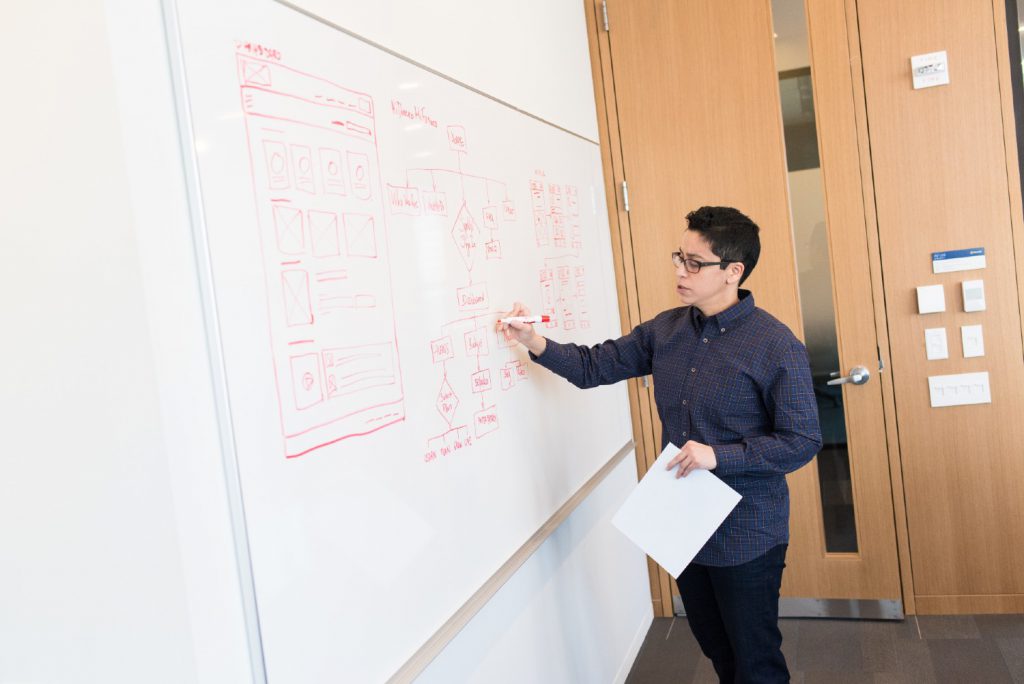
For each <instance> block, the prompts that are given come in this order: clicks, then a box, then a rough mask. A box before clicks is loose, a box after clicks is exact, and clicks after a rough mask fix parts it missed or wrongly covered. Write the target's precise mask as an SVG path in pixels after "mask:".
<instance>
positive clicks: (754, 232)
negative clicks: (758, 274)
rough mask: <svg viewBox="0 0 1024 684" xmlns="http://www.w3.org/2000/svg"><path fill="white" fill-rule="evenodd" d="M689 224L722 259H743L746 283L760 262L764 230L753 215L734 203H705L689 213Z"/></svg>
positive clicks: (743, 277)
mask: <svg viewBox="0 0 1024 684" xmlns="http://www.w3.org/2000/svg"><path fill="white" fill-rule="evenodd" d="M686 224H687V227H688V228H689V229H690V230H693V231H696V232H698V233H700V234H701V236H702V237H703V238H704V239H705V240H707V242H708V244H709V245H710V246H711V251H712V252H713V253H714V254H715V256H717V257H718V258H719V259H721V260H722V261H739V262H742V263H743V275H742V276H741V277H740V282H739V284H740V285H742V284H743V281H744V280H746V279H747V278H748V277H749V276H750V274H751V273H752V272H753V271H754V267H755V266H757V259H758V257H760V256H761V239H760V238H759V237H758V233H759V232H760V231H761V229H760V228H758V227H757V224H756V223H754V222H753V221H752V220H751V219H750V217H749V216H747V215H746V214H744V213H743V212H741V211H740V210H738V209H734V208H732V207H701V208H700V209H695V210H693V211H691V212H690V213H689V214H687V215H686Z"/></svg>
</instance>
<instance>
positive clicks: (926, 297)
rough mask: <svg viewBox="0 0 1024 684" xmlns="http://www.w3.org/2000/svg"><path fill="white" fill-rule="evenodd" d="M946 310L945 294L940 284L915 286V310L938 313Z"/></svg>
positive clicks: (923, 312) (922, 312)
mask: <svg viewBox="0 0 1024 684" xmlns="http://www.w3.org/2000/svg"><path fill="white" fill-rule="evenodd" d="M945 310H946V295H945V294H944V293H943V291H942V285H921V286H920V287H918V288H917V312H918V313H921V314H930V313H939V312H940V311H945Z"/></svg>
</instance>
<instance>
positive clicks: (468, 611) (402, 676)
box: [161, 0, 636, 684]
mask: <svg viewBox="0 0 1024 684" xmlns="http://www.w3.org/2000/svg"><path fill="white" fill-rule="evenodd" d="M273 2H276V3H277V4H280V5H282V6H284V7H286V8H288V9H291V10H293V11H295V12H298V13H300V14H302V15H304V16H306V17H309V18H310V19H313V20H315V21H317V22H319V23H321V24H324V25H325V26H328V27H330V28H332V29H334V30H336V31H339V32H341V33H343V34H345V35H347V36H349V37H351V38H354V39H356V40H359V41H361V42H363V43H365V44H367V45H369V46H371V47H373V48H376V49H378V50H381V51H383V52H385V53H387V54H389V55H391V56H393V57H396V58H398V59H400V60H402V61H404V62H406V63H408V64H411V65H413V66H416V67H418V68H420V69H424V70H425V71H428V72H429V73H431V74H433V75H435V76H437V77H439V78H442V79H444V80H446V81H448V82H450V83H452V84H454V85H457V86H459V87H461V88H464V89H466V90H469V91H470V92H472V93H474V94H477V95H480V96H482V97H485V98H487V99H489V100H491V101H493V102H496V103H498V104H500V105H503V106H505V107H508V108H509V109H511V110H513V111H515V112H517V113H519V114H522V115H524V116H527V117H529V118H531V119H534V120H535V121H538V122H540V123H542V124H545V125H547V126H551V127H553V128H555V129H557V130H559V131H562V132H563V133H567V134H569V135H571V136H573V137H575V138H578V139H580V140H583V141H586V142H589V143H592V144H594V145H599V143H598V142H597V141H596V140H592V139H590V138H588V137H586V136H583V135H580V134H579V133H576V132H574V131H571V130H569V129H567V128H564V127H562V126H559V125H558V124H556V123H553V122H551V121H548V120H546V119H543V118H541V117H538V116H537V115H535V114H532V113H530V112H528V111H525V110H523V109H520V108H519V107H516V106H515V105H513V104H511V103H510V102H507V101H505V100H501V99H499V98H497V97H494V96H493V95H490V94H488V93H486V92H484V91H482V90H479V89H478V88H474V87H473V86H471V85H469V84H466V83H463V82H462V81H459V80H456V79H453V78H451V77H450V76H448V75H446V74H444V73H441V72H439V71H437V70H435V69H432V68H430V67H429V66H427V65H425V64H421V63H419V62H417V61H415V60H412V59H409V58H408V57H406V56H404V55H402V54H400V53H397V52H395V51H394V50H391V49H389V48H387V47H385V46H383V45H380V44H378V43H376V42H374V41H371V40H369V39H367V38H365V37H364V36H361V35H359V34H357V33H353V32H352V31H349V30H347V29H345V28H343V27H341V26H338V25H337V24H334V23H332V22H329V21H327V20H325V19H324V18H322V17H320V16H318V15H315V14H313V13H311V12H309V11H308V10H306V9H304V8H302V7H299V6H297V5H295V4H293V3H291V2H288V1H287V0H273ZM161 6H162V8H163V15H164V28H165V31H166V39H167V56H168V63H169V67H170V73H171V80H172V83H173V89H174V95H175V98H176V99H175V104H176V107H175V109H176V112H175V113H176V118H177V121H178V137H179V144H180V146H181V159H182V167H183V170H184V174H185V181H186V183H185V184H186V188H187V193H188V197H187V201H188V207H189V216H190V223H191V226H190V227H191V233H192V239H193V242H194V252H195V258H196V265H197V271H198V273H199V286H200V292H201V295H202V307H203V320H204V324H205V330H206V340H207V347H208V351H209V354H210V359H209V360H210V373H211V377H212V382H213V386H214V392H215V397H214V400H215V404H216V410H217V424H218V432H219V433H220V443H221V444H220V448H221V455H222V459H223V466H224V473H225V479H226V482H227V485H226V489H227V492H226V495H227V498H228V504H229V508H230V512H231V527H232V532H233V535H234V539H235V557H236V559H237V564H238V578H239V584H240V590H241V600H242V604H243V611H244V616H245V624H246V642H247V644H248V647H249V659H250V664H251V667H252V673H253V681H254V682H256V683H257V684H267V681H268V680H267V671H266V665H265V658H264V653H263V643H262V638H261V630H260V618H259V608H258V605H257V600H256V587H255V577H254V573H253V567H252V558H251V554H250V549H249V538H248V528H247V527H246V518H245V505H244V497H243V494H242V486H241V477H240V472H239V463H238V453H237V448H236V442H235V429H234V424H233V421H232V420H231V404H230V397H229V394H228V387H227V375H226V369H225V359H224V351H223V345H222V340H221V332H220V325H219V318H218V312H217V302H216V297H215V290H214V286H213V270H212V257H211V255H210V249H209V241H208V231H207V226H206V218H205V215H204V213H203V201H202V198H203V195H202V185H201V183H200V177H199V160H198V157H197V155H196V151H195V148H194V147H193V145H192V141H193V140H194V129H193V122H192V114H191V111H192V109H191V102H190V100H189V90H188V79H187V77H186V73H185V55H184V48H183V46H182V38H181V28H180V24H179V22H178V11H177V2H176V0H161ZM635 447H636V445H635V443H634V441H633V440H632V439H628V440H627V441H626V442H625V444H623V445H622V446H621V447H620V448H619V449H618V450H617V451H616V452H615V454H614V455H613V456H612V457H611V458H609V459H608V460H607V461H606V462H605V463H604V465H602V466H601V467H600V469H598V471H597V472H596V473H594V475H593V476H591V478H590V479H589V480H587V482H586V483H584V484H583V485H582V486H581V487H580V488H579V489H577V490H576V492H574V493H573V494H572V495H571V496H570V497H569V498H568V500H566V502H565V503H563V504H562V506H561V507H559V509H558V510H557V511H555V512H554V513H553V514H552V515H551V517H549V518H548V519H547V521H545V522H544V523H543V524H542V525H541V526H540V527H539V528H537V530H536V531H535V532H534V533H533V534H532V535H531V536H530V538H529V539H527V540H526V542H524V543H523V545H522V546H520V547H519V548H518V549H517V550H516V551H515V552H513V554H512V555H511V556H510V557H509V559H508V560H507V561H505V563H503V564H502V566H501V567H500V568H499V569H498V570H497V571H496V572H495V573H494V574H493V575H492V576H491V577H490V578H489V579H488V580H487V581H486V582H484V583H483V585H481V587H480V588H479V589H477V590H476V591H475V592H474V593H473V595H472V596H471V597H470V598H469V599H468V600H467V601H466V602H465V603H464V604H463V605H462V606H460V607H459V608H458V609H457V610H456V611H455V613H454V614H453V615H452V616H451V617H450V618H449V619H448V620H447V621H445V623H444V624H443V625H442V626H441V627H440V628H439V629H438V630H437V631H436V632H435V633H434V634H433V635H431V637H430V638H429V639H428V640H427V641H426V642H425V643H424V644H423V645H422V646H420V647H419V648H418V649H417V650H416V652H415V653H414V654H413V655H412V656H411V657H410V658H409V659H408V660H407V661H406V662H405V663H404V664H403V665H402V666H401V667H400V668H399V669H398V670H397V671H396V672H395V673H394V674H393V675H392V676H391V677H390V678H389V679H388V682H389V683H397V682H411V681H412V680H414V679H415V678H416V677H417V676H418V675H419V674H420V673H421V672H422V671H423V670H424V669H425V668H426V667H427V665H429V664H430V662H431V661H433V660H434V658H436V657H437V655H438V654H439V653H441V651H443V650H444V648H445V647H446V646H447V645H448V643H449V642H450V641H451V640H452V639H454V638H455V636H456V635H457V634H458V633H459V632H460V631H461V630H462V628H463V627H465V626H466V625H467V624H468V623H469V622H470V621H471V620H472V619H473V617H474V616H475V615H476V614H477V613H478V612H479V611H480V610H481V609H482V608H483V607H484V606H485V605H486V604H487V602H488V601H489V600H490V599H491V598H492V597H493V596H494V595H495V594H496V593H497V592H498V591H499V590H500V589H501V587H502V586H503V585H504V584H505V583H506V582H507V581H508V580H509V579H511V577H512V576H513V575H514V574H515V573H516V571H517V570H518V569H519V568H520V567H521V566H522V565H523V564H524V563H525V562H526V561H527V560H528V559H529V558H530V556H531V555H533V553H534V552H535V551H536V550H537V549H538V548H540V546H541V545H542V544H543V543H544V541H545V540H546V539H547V538H548V537H549V536H551V534H552V533H553V532H554V531H555V530H556V529H557V528H558V527H559V526H560V525H561V524H562V523H563V522H564V521H565V520H566V519H567V518H568V517H569V516H570V515H571V514H572V512H573V511H574V510H575V509H576V508H577V507H578V506H579V505H580V504H581V503H582V502H583V500H584V499H585V498H587V496H589V495H590V493H591V492H593V490H594V489H595V488H597V486H598V485H599V484H600V483H601V482H602V481H603V480H604V479H605V478H606V477H607V476H608V474H609V473H610V472H611V471H612V470H614V469H615V467H616V466H617V465H619V463H621V462H622V460H623V459H624V458H625V457H626V456H627V455H628V454H630V453H632V452H633V451H634V449H635Z"/></svg>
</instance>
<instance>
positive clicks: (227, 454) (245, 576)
mask: <svg viewBox="0 0 1024 684" xmlns="http://www.w3.org/2000/svg"><path fill="white" fill-rule="evenodd" d="M162 8H163V16H164V29H165V31H166V40H167V58H168V63H169V65H170V70H171V80H172V82H173V84H174V95H175V103H176V107H177V111H176V117H177V120H178V137H179V140H180V142H181V161H182V168H183V170H184V173H185V184H186V187H187V188H188V205H189V215H190V219H191V224H192V226H191V227H192V240H193V243H194V247H195V258H196V269H197V271H198V273H199V288H200V291H201V293H202V306H203V321H204V323H205V327H206V343H207V348H208V349H209V353H210V374H211V377H212V381H213V387H214V393H215V396H214V403H215V405H216V409H217V424H218V426H219V432H220V443H221V444H220V446H221V456H222V458H223V465H224V476H225V481H226V483H227V492H226V493H227V498H228V506H229V510H230V512H231V527H232V530H233V532H234V541H235V557H236V559H237V563H238V580H239V585H240V586H241V591H242V596H241V600H242V608H243V611H244V614H245V624H246V643H247V644H248V647H249V661H250V667H251V668H252V677H253V682H256V683H257V684H266V682H267V671H266V664H265V661H264V658H263V642H262V640H261V638H260V619H259V611H258V610H257V606H256V587H255V583H254V579H253V571H252V558H251V556H250V553H249V538H248V535H247V532H246V526H245V506H244V503H243V498H242V486H241V482H240V480H239V473H238V454H237V451H236V448H235V432H234V426H233V424H232V421H231V405H230V398H229V396H228V386H227V376H226V373H225V369H224V352H223V347H222V344H221V334H220V326H219V323H218V317H217V301H216V299H215V298H214V291H213V271H212V269H211V265H210V251H209V242H208V240H207V229H206V221H205V219H204V216H203V201H202V198H203V196H202V187H201V185H200V182H199V181H200V179H199V166H198V162H197V159H196V154H195V149H194V148H193V146H192V141H193V139H194V136H193V127H192V118H191V106H190V104H189V97H188V81H187V74H186V73H185V56H184V54H183V52H182V45H181V31H180V26H179V23H178V10H177V5H176V3H175V0H163V2H162Z"/></svg>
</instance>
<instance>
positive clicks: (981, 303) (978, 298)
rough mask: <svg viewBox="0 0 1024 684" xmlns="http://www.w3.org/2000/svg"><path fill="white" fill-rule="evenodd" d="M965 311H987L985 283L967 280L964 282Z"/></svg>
mask: <svg viewBox="0 0 1024 684" xmlns="http://www.w3.org/2000/svg"><path fill="white" fill-rule="evenodd" d="M963 291H964V311H967V312H968V313H970V312H971V311H984V310H985V281H984V280H965V281H964V282H963Z"/></svg>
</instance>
